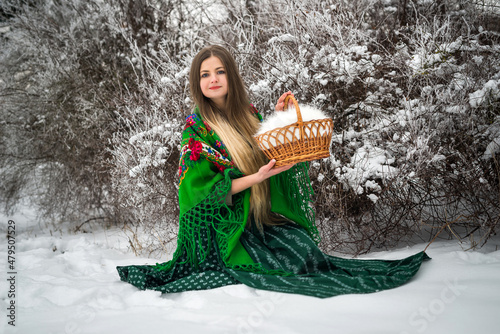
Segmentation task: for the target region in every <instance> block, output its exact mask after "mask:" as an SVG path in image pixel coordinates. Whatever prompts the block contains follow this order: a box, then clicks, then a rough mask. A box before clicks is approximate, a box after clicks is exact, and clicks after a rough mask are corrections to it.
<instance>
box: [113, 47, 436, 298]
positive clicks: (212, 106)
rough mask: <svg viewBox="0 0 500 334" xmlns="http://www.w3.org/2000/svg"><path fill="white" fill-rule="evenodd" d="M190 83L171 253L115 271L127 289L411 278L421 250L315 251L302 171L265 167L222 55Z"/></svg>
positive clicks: (348, 285)
mask: <svg viewBox="0 0 500 334" xmlns="http://www.w3.org/2000/svg"><path fill="white" fill-rule="evenodd" d="M189 79H190V88H191V95H192V97H193V99H194V101H195V104H196V107H195V109H194V113H193V114H191V115H189V116H188V117H187V119H186V126H185V128H184V132H183V135H182V143H181V146H182V148H181V158H180V166H179V175H180V183H179V206H180V217H179V235H178V239H177V249H176V251H175V253H174V255H173V259H172V260H171V261H169V262H166V263H162V264H157V265H155V266H147V265H143V266H126V267H117V269H118V272H119V274H120V278H121V279H122V280H123V281H126V282H129V283H131V284H133V285H135V286H137V287H138V288H140V289H153V290H159V291H162V292H180V291H186V290H202V289H210V288H216V287H221V286H225V285H229V284H239V283H244V284H246V285H249V286H251V287H255V288H259V289H265V290H272V291H282V292H289V293H300V294H304V295H310V296H316V297H322V298H324V297H330V296H334V295H338V294H346V293H367V292H374V291H379V290H384V289H389V288H393V287H396V286H399V285H401V284H404V283H405V282H407V281H408V280H409V279H410V278H411V277H412V276H413V275H414V274H415V273H416V272H417V270H418V268H419V267H420V264H421V263H422V261H423V260H425V259H426V258H428V257H427V256H426V255H425V253H424V252H421V253H418V254H416V255H413V256H411V257H408V258H406V259H403V260H398V261H382V260H355V259H350V260H348V259H342V258H336V257H332V256H329V255H326V254H324V253H323V252H321V251H320V250H319V248H318V247H317V242H318V241H319V240H318V239H319V238H318V232H317V229H316V226H315V223H314V212H313V211H312V209H311V206H310V201H311V196H312V190H311V187H310V180H309V177H308V174H307V166H306V164H305V163H299V164H296V165H293V166H292V165H289V166H282V167H278V168H273V166H274V164H275V161H274V160H271V161H270V162H268V161H267V159H266V157H265V156H264V154H263V153H262V152H261V150H260V149H259V148H258V145H257V143H256V142H255V140H254V139H253V134H254V133H255V132H256V130H257V127H258V125H259V122H260V120H261V116H260V114H259V113H258V112H257V110H256V109H255V108H254V107H253V106H252V105H251V104H250V103H249V102H248V101H249V99H248V96H247V93H246V90H245V87H244V84H243V81H242V79H241V77H240V75H239V73H238V69H237V66H236V63H235V61H234V59H233V57H232V56H231V54H230V53H229V52H228V51H227V50H226V49H224V48H222V47H220V46H209V47H206V48H204V49H203V50H201V51H200V52H199V53H198V54H197V55H196V57H195V58H194V59H193V63H192V66H191V71H190V77H189ZM290 94H291V93H290V92H287V93H285V94H283V95H282V96H281V97H280V98H279V100H278V102H277V104H276V110H283V109H284V102H283V101H284V99H285V97H286V96H287V95H290Z"/></svg>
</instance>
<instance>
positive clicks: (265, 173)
mask: <svg viewBox="0 0 500 334" xmlns="http://www.w3.org/2000/svg"><path fill="white" fill-rule="evenodd" d="M275 164H276V160H275V159H273V160H271V161H269V163H268V164H267V165H264V166H262V167H260V168H259V171H258V172H257V174H258V175H259V177H260V178H262V181H264V180H265V179H268V178H270V177H271V176H274V175H276V174H279V173H281V172H284V171H286V170H289V169H290V168H292V167H293V165H294V164H290V165H285V166H280V167H276V168H273V167H274V165H275Z"/></svg>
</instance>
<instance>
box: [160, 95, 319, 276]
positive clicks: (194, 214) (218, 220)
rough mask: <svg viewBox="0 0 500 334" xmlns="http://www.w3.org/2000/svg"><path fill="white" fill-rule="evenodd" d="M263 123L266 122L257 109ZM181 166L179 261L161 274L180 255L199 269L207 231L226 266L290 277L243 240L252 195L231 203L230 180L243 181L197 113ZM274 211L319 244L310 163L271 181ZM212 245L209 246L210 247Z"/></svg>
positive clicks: (238, 196)
mask: <svg viewBox="0 0 500 334" xmlns="http://www.w3.org/2000/svg"><path fill="white" fill-rule="evenodd" d="M251 110H252V112H253V113H254V114H255V116H256V117H258V118H259V120H262V116H261V115H260V114H259V113H258V111H257V110H256V109H255V107H254V106H253V105H251ZM180 154H181V156H180V163H179V178H180V182H179V206H180V216H179V234H178V238H177V243H178V245H177V249H176V251H175V253H174V258H173V260H172V261H169V262H167V263H165V264H158V265H157V268H159V269H163V270H170V268H171V266H172V265H173V264H174V263H175V262H176V260H177V259H178V258H179V257H181V255H183V254H186V255H187V262H189V263H190V264H192V265H195V266H196V265H199V264H200V263H202V262H203V261H205V260H206V257H207V254H208V253H209V250H208V249H203V247H200V245H201V244H202V243H201V242H199V241H200V240H201V239H202V238H203V237H206V236H207V235H206V227H210V226H211V227H213V229H214V230H215V232H216V233H215V238H216V243H217V245H218V247H219V250H218V251H219V252H220V255H221V258H222V260H223V261H224V264H225V265H226V266H227V267H228V268H232V269H235V270H245V271H251V272H255V273H267V274H277V275H285V276H288V275H290V273H288V272H283V271H280V270H266V269H264V268H263V267H262V266H261V265H260V264H259V263H254V261H253V260H252V258H251V257H250V255H249V254H248V252H247V251H246V250H245V248H244V247H243V246H242V244H241V242H240V240H239V238H240V236H241V234H242V232H243V231H244V229H245V226H246V224H247V221H248V218H249V211H250V189H246V190H244V191H242V192H240V193H238V194H235V195H233V197H232V204H230V205H229V204H227V203H226V197H227V195H228V192H229V191H230V189H231V180H232V179H235V178H238V177H241V176H243V173H242V172H241V171H239V170H238V169H237V168H236V166H235V165H234V164H233V162H232V160H231V156H230V154H229V152H228V151H227V149H226V147H225V146H224V143H223V142H222V141H221V140H220V138H219V136H218V135H217V134H216V133H215V131H213V130H212V129H211V128H210V127H209V126H208V124H206V123H205V122H204V121H203V119H202V118H201V116H200V114H199V110H198V108H196V109H195V110H194V113H193V114H191V115H189V116H188V117H187V118H186V125H185V128H184V131H183V134H182V141H181V153H180ZM270 190H271V206H272V207H271V210H272V211H273V212H275V213H277V214H279V215H281V216H283V217H284V218H285V219H287V220H290V221H293V222H295V223H297V224H299V225H300V226H302V227H303V228H304V229H305V230H306V231H307V233H308V234H309V235H310V236H311V237H312V238H313V239H314V240H315V242H316V243H318V242H319V235H318V231H317V229H316V226H315V223H314V211H313V209H312V208H311V205H310V201H311V196H312V194H313V192H312V188H311V186H310V179H309V176H308V173H307V165H306V164H305V163H302V164H297V165H295V166H294V167H293V168H292V169H290V170H288V171H286V172H283V173H280V174H278V175H276V176H273V177H271V179H270ZM208 244H210V242H209V243H208Z"/></svg>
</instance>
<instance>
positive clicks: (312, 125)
mask: <svg viewBox="0 0 500 334" xmlns="http://www.w3.org/2000/svg"><path fill="white" fill-rule="evenodd" d="M290 99H291V100H292V102H293V104H294V106H295V111H296V112H297V123H293V124H290V125H287V126H285V127H282V128H277V129H274V130H270V131H267V132H265V133H262V134H260V135H257V136H256V137H255V139H256V140H257V143H258V144H259V147H260V148H261V149H262V151H263V152H264V154H265V155H266V156H267V157H268V158H269V159H276V164H275V167H279V166H284V165H289V164H293V163H297V162H303V161H311V160H317V159H322V158H327V157H329V156H330V142H331V139H332V132H333V121H332V120H331V119H330V118H325V119H320V120H312V121H307V122H303V121H302V115H301V114H300V108H299V104H298V103H297V100H295V98H293V97H292V96H290V95H288V96H287V97H286V99H285V106H288V101H289V100H290Z"/></svg>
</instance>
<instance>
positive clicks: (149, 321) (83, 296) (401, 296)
mask: <svg viewBox="0 0 500 334" xmlns="http://www.w3.org/2000/svg"><path fill="white" fill-rule="evenodd" d="M0 219H1V221H0V230H1V231H2V233H3V234H4V235H5V234H6V233H7V225H8V221H9V219H10V220H12V221H14V222H15V226H16V243H15V246H16V249H15V251H16V253H15V272H16V274H15V275H14V276H15V283H16V285H15V298H11V297H9V290H10V289H11V286H10V282H9V281H8V279H9V278H10V277H11V276H12V275H8V274H7V272H9V271H10V270H8V267H7V266H6V263H7V245H8V243H7V242H6V241H7V238H3V240H5V241H3V242H2V243H1V250H0V258H1V261H0V262H1V263H2V272H3V273H4V278H2V280H1V283H0V299H1V301H0V307H1V309H2V312H1V313H0V314H1V315H2V317H1V325H0V328H1V329H2V330H1V331H0V332H1V333H30V334H31V333H37V334H45V333H47V334H52V333H54V334H58V333H149V332H150V333H190V334H191V333H217V334H224V333H290V334H292V333H343V334H345V333H383V334H387V333H398V334H403V333H440V334H442V333H454V334H456V333H481V334H488V333H498V329H499V328H500V320H498V319H499V318H498V315H499V314H500V249H499V248H500V247H499V245H500V239H499V238H496V239H495V240H491V241H490V242H489V243H488V244H487V245H486V246H485V247H483V248H482V249H481V250H479V251H463V248H466V247H467V245H465V244H462V245H460V244H458V243H457V242H456V241H436V242H434V243H433V244H432V245H431V246H430V248H429V249H428V251H427V252H428V254H429V255H430V256H431V257H432V260H431V261H428V262H425V263H424V264H423V265H422V268H421V269H420V271H419V272H418V274H417V275H416V276H415V277H414V279H412V280H411V281H410V282H409V283H408V284H406V285H404V286H402V287H400V288H396V289H393V290H388V291H383V292H378V293H374V294H366V295H343V296H337V297H332V298H327V299H318V298H314V297H306V296H301V295H290V294H282V293H273V292H268V291H261V290H255V289H253V288H249V287H247V286H244V285H233V286H227V287H223V288H218V289H214V290H207V291H192V292H184V293H175V294H167V295H161V294H160V293H158V292H154V291H139V290H137V289H136V288H135V287H133V286H131V285H129V284H127V283H123V282H121V281H120V280H119V278H118V274H117V272H116V270H115V267H116V266H118V265H128V264H146V263H148V264H152V263H155V262H157V261H165V260H167V259H168V255H166V256H165V258H162V259H148V258H138V257H136V256H135V255H134V254H133V253H132V252H131V251H130V250H129V247H128V241H127V239H126V237H125V236H124V235H123V234H122V233H121V232H120V231H119V230H116V229H108V230H97V229H96V228H94V229H93V230H94V231H93V232H92V233H80V234H62V235H61V233H55V232H53V233H52V234H51V233H50V229H48V228H46V227H44V228H40V227H39V226H38V225H36V224H34V223H32V222H33V221H34V218H33V217H32V216H30V213H29V212H25V213H24V214H22V213H18V214H16V215H15V216H10V217H7V216H5V215H1V214H0ZM424 247H425V245H424V244H419V245H415V246H412V247H406V248H400V249H394V250H391V251H384V252H377V253H371V254H368V255H366V256H364V258H379V259H396V258H402V257H405V256H408V255H410V254H413V253H415V252H418V251H420V250H421V249H423V248H424ZM11 291H12V290H11ZM12 300H14V302H15V307H16V309H15V325H16V326H15V327H13V326H11V325H9V324H8V322H9V321H11V319H9V317H8V315H9V313H10V311H9V310H7V308H8V307H9V306H10V303H11V301H12ZM6 310H7V312H6ZM6 313H7V314H6ZM6 315H7V316H6Z"/></svg>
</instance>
